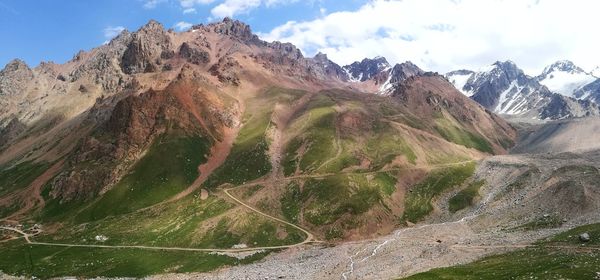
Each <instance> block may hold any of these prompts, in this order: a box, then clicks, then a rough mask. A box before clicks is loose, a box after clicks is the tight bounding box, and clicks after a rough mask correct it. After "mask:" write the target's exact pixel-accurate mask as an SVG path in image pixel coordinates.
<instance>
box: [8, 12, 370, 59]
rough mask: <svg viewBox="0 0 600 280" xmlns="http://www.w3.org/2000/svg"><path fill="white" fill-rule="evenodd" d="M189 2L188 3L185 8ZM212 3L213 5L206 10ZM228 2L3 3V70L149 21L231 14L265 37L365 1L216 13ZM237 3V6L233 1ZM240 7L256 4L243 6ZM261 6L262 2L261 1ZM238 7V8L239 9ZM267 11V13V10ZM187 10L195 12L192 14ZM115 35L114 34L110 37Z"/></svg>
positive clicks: (170, 23)
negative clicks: (290, 24) (16, 61)
mask: <svg viewBox="0 0 600 280" xmlns="http://www.w3.org/2000/svg"><path fill="white" fill-rule="evenodd" d="M186 1H187V3H186ZM207 2H210V3H208V4H204V3H207ZM224 2H226V1H218V0H214V1H210V0H195V1H194V0H102V1H92V0H56V1H49V0H0V25H1V26H3V28H1V29H0V37H1V38H3V40H2V41H3V42H2V44H1V47H0V65H1V66H0V68H1V67H2V66H3V65H5V64H6V63H8V62H9V61H10V60H12V59H14V58H20V59H23V60H25V61H26V62H27V63H28V64H29V65H33V66H35V65H37V64H39V63H40V62H41V61H54V62H57V63H63V62H65V61H67V60H69V59H71V58H72V57H73V55H75V54H76V53H77V52H78V51H79V50H82V49H83V50H89V49H91V48H93V47H96V46H98V45H100V44H102V43H103V42H105V41H106V40H107V39H109V38H108V37H107V36H105V35H111V34H105V31H109V30H111V28H112V30H118V29H119V27H125V28H127V29H128V30H136V29H138V28H139V27H140V26H142V25H143V24H145V23H146V22H148V20H150V19H155V20H157V21H159V22H161V23H162V24H163V25H164V26H165V27H166V28H171V27H176V24H177V23H178V22H185V23H193V24H196V23H206V22H209V21H211V20H217V19H220V17H219V15H223V14H224V13H228V12H229V13H231V14H230V15H232V16H233V17H234V18H236V19H239V20H242V21H244V22H246V23H248V24H250V25H251V27H252V29H253V31H255V32H261V33H266V32H269V31H270V30H271V29H273V28H275V27H276V26H279V25H281V24H284V23H286V22H288V21H291V20H294V21H309V20H313V19H316V18H318V17H320V16H321V15H322V14H323V13H330V12H335V11H341V10H354V9H357V8H358V7H360V6H361V5H363V4H364V3H365V2H366V0H365V1H362V0H361V1H358V0H356V1H355V0H350V1H339V0H322V1H289V0H288V1H285V0H267V1H263V2H262V3H259V4H258V6H257V7H245V8H244V7H242V8H241V9H238V10H234V9H235V6H232V8H230V10H225V11H224V10H223V9H221V12H220V13H216V12H212V10H213V9H215V7H217V6H219V5H221V4H223V3H224ZM230 2H236V1H230ZM238 2H246V3H249V2H252V0H250V1H238ZM258 2H260V1H258ZM234 4H235V3H234ZM267 6H268V7H267ZM186 9H194V11H193V12H190V10H188V11H186ZM108 33H111V32H108Z"/></svg>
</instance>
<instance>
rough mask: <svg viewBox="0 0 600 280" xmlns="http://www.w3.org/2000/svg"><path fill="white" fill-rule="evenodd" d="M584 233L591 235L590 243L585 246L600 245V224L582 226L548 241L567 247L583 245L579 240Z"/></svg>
mask: <svg viewBox="0 0 600 280" xmlns="http://www.w3.org/2000/svg"><path fill="white" fill-rule="evenodd" d="M583 233H588V234H589V235H590V241H588V242H586V243H585V244H587V245H600V224H590V225H585V226H580V227H577V228H574V229H572V230H569V231H566V232H563V233H560V234H558V235H556V236H554V237H553V238H550V239H549V240H548V243H559V244H567V245H577V244H581V243H582V242H581V240H579V235H580V234H583ZM598 267H600V266H598Z"/></svg>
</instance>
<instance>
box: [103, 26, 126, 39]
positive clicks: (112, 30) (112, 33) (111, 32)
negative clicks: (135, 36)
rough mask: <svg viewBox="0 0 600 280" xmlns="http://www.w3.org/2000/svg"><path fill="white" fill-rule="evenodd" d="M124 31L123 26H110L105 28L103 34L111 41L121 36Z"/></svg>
mask: <svg viewBox="0 0 600 280" xmlns="http://www.w3.org/2000/svg"><path fill="white" fill-rule="evenodd" d="M123 30H125V27H123V26H114V27H113V26H109V27H106V28H104V30H102V33H104V38H106V39H108V40H110V39H112V38H114V37H116V36H117V35H119V34H120V33H121V32H123Z"/></svg>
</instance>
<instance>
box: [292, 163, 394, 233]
mask: <svg viewBox="0 0 600 280" xmlns="http://www.w3.org/2000/svg"><path fill="white" fill-rule="evenodd" d="M367 182H368V181H367V179H366V178H365V175H363V174H349V175H341V174H340V175H335V176H330V177H327V178H325V179H320V180H317V179H309V180H307V181H306V183H305V184H304V188H303V191H302V194H301V198H302V199H303V201H305V202H308V203H307V204H306V207H305V209H304V217H305V219H306V220H307V221H308V222H310V223H311V224H313V225H327V224H331V223H333V222H335V221H337V220H338V219H339V218H340V217H341V216H342V215H343V214H345V213H348V214H351V215H353V216H354V215H359V214H362V213H364V212H366V211H368V210H369V209H370V208H371V207H372V206H373V205H375V204H376V203H378V202H381V199H382V198H381V192H380V190H379V188H378V187H374V186H370V185H369V184H367ZM309 198H310V200H309Z"/></svg>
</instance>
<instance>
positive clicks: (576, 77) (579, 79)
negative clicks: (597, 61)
mask: <svg viewBox="0 0 600 280" xmlns="http://www.w3.org/2000/svg"><path fill="white" fill-rule="evenodd" d="M595 80H596V78H595V77H593V76H591V75H588V74H586V73H569V72H564V71H554V72H551V73H548V75H546V78H544V79H542V80H540V84H542V85H545V86H546V87H548V89H550V90H551V91H553V92H556V93H559V94H562V95H564V96H568V97H573V98H575V96H574V93H575V92H576V91H577V90H578V89H581V88H582V87H583V86H585V85H587V84H589V83H591V82H593V81H595Z"/></svg>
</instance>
